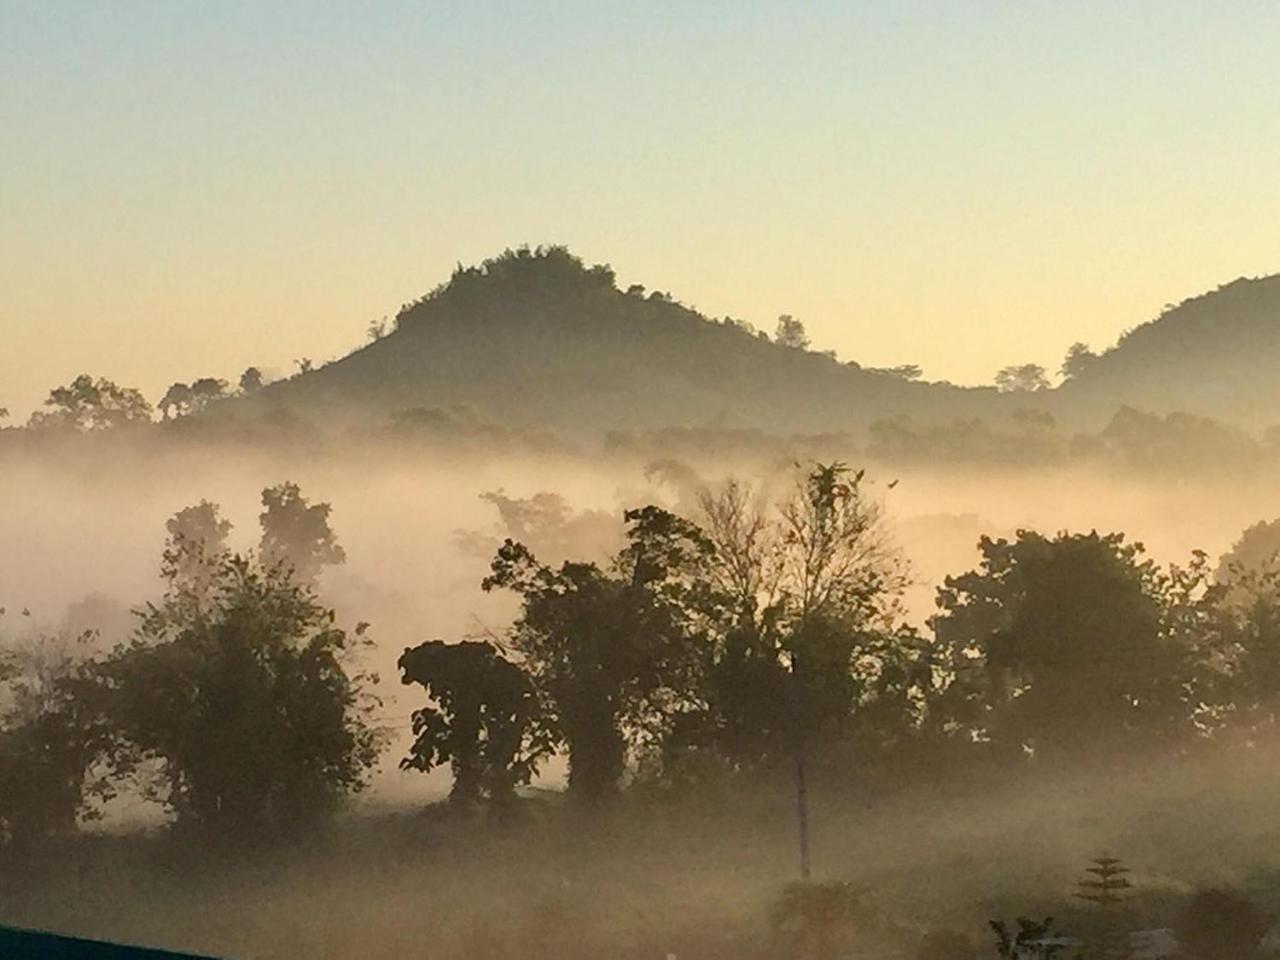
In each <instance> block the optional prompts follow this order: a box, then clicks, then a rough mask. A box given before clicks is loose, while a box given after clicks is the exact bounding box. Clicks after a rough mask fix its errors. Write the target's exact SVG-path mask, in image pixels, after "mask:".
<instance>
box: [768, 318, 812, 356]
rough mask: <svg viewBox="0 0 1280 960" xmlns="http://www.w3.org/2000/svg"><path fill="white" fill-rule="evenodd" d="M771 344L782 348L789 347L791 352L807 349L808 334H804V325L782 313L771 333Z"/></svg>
mask: <svg viewBox="0 0 1280 960" xmlns="http://www.w3.org/2000/svg"><path fill="white" fill-rule="evenodd" d="M773 342H774V343H776V344H779V345H780V346H783V347H791V348H792V349H793V350H808V349H809V334H808V333H806V332H805V329H804V324H803V323H801V322H800V321H799V320H797V319H796V318H795V317H793V316H791V315H790V314H788V313H784V314H783V315H782V316H780V317H779V318H778V326H777V327H776V328H775V329H774V332H773Z"/></svg>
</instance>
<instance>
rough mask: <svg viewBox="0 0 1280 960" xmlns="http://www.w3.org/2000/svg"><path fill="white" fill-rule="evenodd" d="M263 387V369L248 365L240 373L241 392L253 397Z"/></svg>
mask: <svg viewBox="0 0 1280 960" xmlns="http://www.w3.org/2000/svg"><path fill="white" fill-rule="evenodd" d="M262 387H263V378H262V371H261V370H259V369H258V368H257V367H248V368H246V369H245V371H244V373H242V374H240V393H241V394H243V395H244V396H246V397H251V396H253V395H254V394H255V393H257V392H258V391H259V390H261V389H262Z"/></svg>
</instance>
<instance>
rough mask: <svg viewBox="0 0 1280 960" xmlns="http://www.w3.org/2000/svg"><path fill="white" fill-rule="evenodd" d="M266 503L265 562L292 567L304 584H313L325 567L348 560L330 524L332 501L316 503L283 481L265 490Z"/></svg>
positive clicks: (263, 516)
mask: <svg viewBox="0 0 1280 960" xmlns="http://www.w3.org/2000/svg"><path fill="white" fill-rule="evenodd" d="M262 505H263V507H265V508H266V509H265V510H263V512H262V513H261V514H259V516H258V520H259V522H260V524H261V526H262V543H261V547H260V550H259V552H260V553H261V556H262V562H263V563H264V564H265V565H267V566H283V567H287V568H290V569H292V571H293V574H294V576H295V577H296V578H297V580H298V581H299V582H300V583H303V584H307V585H312V584H314V583H315V582H316V580H317V578H318V577H319V576H320V571H321V570H323V569H324V568H325V567H327V566H333V565H336V564H342V563H345V562H346V560H347V554H346V551H344V550H343V549H342V547H341V546H340V545H339V544H338V538H337V535H336V534H335V533H334V532H333V530H332V529H331V528H330V526H329V514H330V512H331V511H332V509H333V508H332V507H331V506H330V505H329V504H327V503H316V504H312V503H310V502H309V501H308V500H307V498H306V497H304V496H303V495H302V491H301V489H300V488H299V487H298V485H297V484H296V483H281V484H278V485H277V486H274V487H268V488H267V489H266V490H263V491H262Z"/></svg>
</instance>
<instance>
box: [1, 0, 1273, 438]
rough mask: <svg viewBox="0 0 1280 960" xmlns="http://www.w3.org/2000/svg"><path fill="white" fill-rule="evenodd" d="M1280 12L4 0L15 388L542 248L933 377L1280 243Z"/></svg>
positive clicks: (1089, 330) (147, 381) (1182, 288)
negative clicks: (513, 249) (790, 321)
mask: <svg viewBox="0 0 1280 960" xmlns="http://www.w3.org/2000/svg"><path fill="white" fill-rule="evenodd" d="M1277 49H1280V4H1276V3H1274V2H1270V0H1268V2H1256V3H1255V2H1246V0H1242V2H1235V3H1221V2H1218V3H1209V2H1198V3H1191V2H1182V0H1165V2H1160V3H1149V2H1137V0H1129V2H1126V3H1114V2H1107V3H1101V2H1093V0H1073V2H1059V3H1048V2H1039V0H1009V2H996V0H964V2H941V0H939V2H929V3H926V2H914V0H890V2H883V3H880V2H870V0H866V2H852V3H850V2H844V3H824V2H820V0H811V2H807V3H803V4H797V3H794V2H768V0H753V2H751V3H742V2H741V0H735V2H719V0H697V2H689V0H684V2H681V3H675V2H671V3H668V2H663V0H649V2H645V3H625V4H624V3H614V2H608V0H603V2H602V0H590V2H587V0H556V2H554V3H547V2H545V0H544V2H540V3H499V2H479V3H474V4H462V3H457V2H445V0H439V2H437V0H416V2H376V0H374V2H367V3H359V4H352V3H323V2H319V0H310V2H291V0H276V2H265V0H254V2H239V0H219V2H217V3H197V2H194V0H163V2H140V0H138V2H135V0H112V2H88V0H80V2H64V0H30V2H26V0H0V334H3V339H2V340H0V407H8V408H9V409H10V411H11V412H12V414H13V417H14V418H15V419H21V418H22V417H25V415H26V414H27V413H29V412H30V411H31V409H33V408H34V407H36V406H37V405H38V404H39V402H40V401H41V400H42V398H43V397H44V396H45V395H46V394H47V392H48V390H49V388H50V387H51V386H54V385H56V384H59V383H63V382H66V381H67V380H69V379H71V378H72V377H74V376H75V375H76V374H78V373H81V372H88V373H91V374H93V375H95V376H99V375H101V376H108V377H111V378H112V379H114V380H116V381H118V382H121V383H126V384H130V385H136V386H138V387H141V388H142V389H143V390H144V392H146V393H148V395H150V396H151V398H152V399H153V400H155V399H156V398H157V396H158V395H159V394H160V393H161V392H163V389H164V387H165V386H167V384H169V383H171V382H173V381H175V380H183V381H189V380H191V379H194V378H196V377H200V376H222V377H225V378H227V379H230V380H232V381H233V382H234V380H235V379H236V378H237V377H238V375H239V372H240V371H241V370H243V369H244V368H245V367H247V366H249V365H257V366H260V367H262V368H264V369H267V370H269V371H275V372H277V373H279V374H284V373H286V372H288V371H289V370H290V369H291V368H292V365H293V361H294V360H295V359H298V358H301V357H310V358H312V359H314V360H315V361H316V362H322V361H324V360H327V359H330V358H334V357H337V356H340V355H342V354H344V353H346V352H349V351H350V350H351V349H352V348H354V347H355V346H357V345H358V344H359V343H360V342H361V341H362V340H363V338H364V333H365V330H366V328H367V327H368V325H369V323H370V322H371V321H376V320H378V319H379V318H381V317H383V316H394V314H395V313H396V311H397V310H398V308H399V307H400V305H401V304H403V303H405V302H407V301H409V300H412V299H414V298H416V297H417V296H420V295H421V294H423V293H425V292H426V291H427V290H429V289H430V288H432V287H433V286H435V285H436V284H437V283H438V282H440V281H441V280H443V279H445V278H447V276H448V273H449V271H450V270H451V269H452V268H453V266H454V265H455V264H456V263H459V262H461V263H473V262H477V261H479V260H481V259H483V258H485V257H487V256H492V255H494V254H496V253H498V252H500V251H501V250H503V249H504V248H506V247H509V246H516V245H519V244H524V243H528V244H531V245H536V244H539V243H562V244H567V245H568V246H569V247H570V248H571V249H573V250H574V252H576V253H578V254H579V255H580V256H582V257H583V258H584V259H586V260H588V261H590V262H607V263H610V264H612V265H613V267H614V268H615V270H616V271H617V273H618V277H619V282H620V283H621V284H622V285H623V286H626V285H628V284H630V283H642V284H645V285H646V286H647V287H649V288H650V289H660V290H666V291H670V292H671V293H672V294H673V295H675V296H676V297H677V298H678V299H680V300H681V301H683V302H685V303H688V304H690V305H693V306H695V307H697V308H698V309H700V310H702V311H703V312H705V313H707V314H709V315H713V316H723V315H726V314H727V315H731V316H734V317H738V318H742V319H746V320H749V321H751V322H752V323H754V324H756V325H757V326H760V327H764V328H768V329H771V328H772V326H773V323H774V321H775V319H776V317H777V316H778V315H779V314H782V313H789V314H793V315H795V316H796V317H798V318H799V319H801V320H802V321H803V322H804V323H805V325H806V326H807V328H808V330H809V332H810V335H811V337H812V339H813V341H814V344H815V346H816V347H819V348H833V349H835V350H836V351H837V352H838V354H839V355H840V356H841V358H842V359H855V360H858V361H859V362H861V363H863V364H869V365H892V364H899V363H918V364H920V365H921V366H923V368H924V370H925V375H926V377H927V378H929V379H949V380H953V381H955V382H960V383H981V382H989V381H990V379H991V377H992V375H993V374H994V372H995V370H997V369H998V368H999V367H1001V366H1004V365H1006V364H1009V363H1015V362H1027V361H1035V362H1039V363H1042V364H1044V365H1045V366H1046V367H1049V368H1051V369H1054V368H1056V367H1057V365H1058V363H1059V362H1060V361H1061V358H1062V355H1063V354H1064V353H1065V351H1066V348H1067V347H1068V345H1069V344H1070V343H1071V342H1073V341H1075V340H1083V341H1086V342H1088V343H1090V344H1091V345H1093V346H1094V347H1095V348H1097V347H1105V346H1108V345H1110V344H1111V343H1113V342H1114V341H1115V339H1116V337H1117V336H1118V335H1119V334H1120V333H1121V332H1122V331H1124V330H1125V329H1127V328H1129V327H1132V326H1135V325H1137V324H1139V323H1141V322H1143V321H1145V320H1149V319H1151V318H1152V317H1154V316H1156V315H1157V314H1158V313H1159V312H1160V310H1161V309H1162V308H1163V306H1164V305H1165V304H1166V303H1170V302H1176V301H1179V300H1181V299H1183V298H1185V297H1187V296H1191V295H1195V294H1197V293H1200V292H1203V291H1205V290H1208V289H1212V288H1213V287H1215V286H1218V285H1219V284H1221V283H1225V282H1227V281H1230V280H1232V279H1234V278H1236V277H1238V276H1259V275H1264V274H1269V273H1273V272H1277V271H1280V110H1277V109H1276V103H1277V100H1276V98H1277V95H1278V91H1280V57H1277V56H1276V50H1277Z"/></svg>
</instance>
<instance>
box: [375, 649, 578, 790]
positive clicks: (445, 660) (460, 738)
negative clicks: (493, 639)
mask: <svg viewBox="0 0 1280 960" xmlns="http://www.w3.org/2000/svg"><path fill="white" fill-rule="evenodd" d="M399 666H400V671H401V681H402V682H404V683H406V684H409V683H418V684H421V685H422V686H423V687H425V688H426V691H427V695H428V696H429V697H430V698H431V700H432V704H431V705H428V706H425V707H420V708H419V709H417V710H415V711H414V714H413V733H414V737H415V739H414V742H413V746H412V747H411V748H410V751H409V756H407V757H405V758H404V759H403V760H401V761H400V766H401V767H402V768H404V769H412V770H423V771H429V770H432V769H433V768H435V767H436V766H439V765H441V764H446V763H447V764H449V766H450V768H451V769H452V771H453V789H452V791H451V792H450V794H449V799H450V801H451V802H452V803H454V804H455V805H458V806H461V807H463V808H470V807H474V806H475V805H476V804H478V803H479V802H481V801H482V800H488V801H490V802H492V803H493V804H494V806H495V807H496V808H498V809H499V810H504V809H507V808H509V807H510V805H511V804H512V802H513V801H514V800H515V788H516V787H517V786H518V785H521V784H527V783H528V782H529V781H530V780H531V779H532V778H533V776H534V774H535V773H536V772H537V767H538V763H539V761H540V760H541V759H543V758H544V757H545V756H546V755H547V754H548V753H549V752H550V751H551V749H552V746H553V744H552V740H551V736H550V734H549V732H548V731H547V730H546V728H545V726H544V725H543V723H542V717H541V710H540V707H539V704H538V697H537V691H536V690H535V689H534V686H533V683H532V681H531V680H530V678H529V676H528V675H527V674H525V672H524V671H523V670H521V669H520V668H519V667H518V666H516V665H515V664H513V663H511V662H510V661H509V660H506V659H504V658H503V657H502V656H501V655H500V654H499V653H498V651H497V650H496V649H495V648H494V647H493V645H492V644H489V643H485V642H480V641H463V642H462V643H455V644H446V643H443V642H442V641H439V640H432V641H428V642H427V643H422V644H419V645H418V646H416V647H412V648H410V649H408V650H405V652H404V654H403V655H402V656H401V657H400V661H399Z"/></svg>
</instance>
